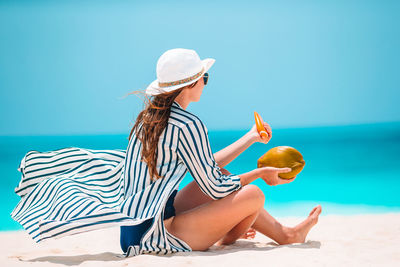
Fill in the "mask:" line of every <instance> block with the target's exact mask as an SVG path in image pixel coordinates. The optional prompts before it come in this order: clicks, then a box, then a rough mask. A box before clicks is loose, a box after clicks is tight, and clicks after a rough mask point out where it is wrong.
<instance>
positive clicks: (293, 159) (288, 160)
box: [257, 146, 305, 179]
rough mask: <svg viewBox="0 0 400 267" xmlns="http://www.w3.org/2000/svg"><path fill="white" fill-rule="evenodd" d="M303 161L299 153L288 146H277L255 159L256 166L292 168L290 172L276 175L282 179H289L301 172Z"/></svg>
mask: <svg viewBox="0 0 400 267" xmlns="http://www.w3.org/2000/svg"><path fill="white" fill-rule="evenodd" d="M304 165H305V161H304V159H303V156H302V155H301V153H300V152H299V151H298V150H297V149H295V148H293V147H290V146H277V147H273V148H271V149H270V150H268V151H267V153H265V154H264V155H263V156H262V157H260V158H259V159H258V161H257V167H258V168H261V167H267V166H270V167H276V168H286V167H289V168H291V169H292V170H291V171H290V172H285V173H279V174H278V176H279V177H280V178H283V179H291V178H293V177H295V176H296V175H297V174H299V173H300V172H301V170H302V169H303V168H304Z"/></svg>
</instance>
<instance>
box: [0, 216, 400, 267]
mask: <svg viewBox="0 0 400 267" xmlns="http://www.w3.org/2000/svg"><path fill="white" fill-rule="evenodd" d="M277 219H278V220H279V221H280V222H282V223H283V224H284V225H288V226H294V225H296V224H297V223H299V222H300V221H302V220H303V219H304V218H295V217H285V218H279V217H278V218H277ZM0 238H1V252H0V262H1V266H27V265H29V266H76V265H79V266H128V265H129V266H245V265H246V266H263V265H265V266H400V213H385V214H365V215H364V214H363V215H351V216H350V215H323V214H321V216H320V218H319V221H318V224H317V225H316V226H315V227H314V228H312V229H311V231H310V233H309V234H308V237H307V239H306V242H305V243H302V244H290V245H282V246H278V245H277V244H276V243H275V242H274V241H273V240H271V239H269V238H268V237H265V236H263V235H262V234H260V233H258V232H257V234H256V237H255V238H254V239H251V240H245V239H239V240H238V241H236V242H235V243H234V244H232V245H229V246H224V247H217V246H212V247H211V248H210V249H209V250H208V251H205V252H198V251H195V252H187V253H182V252H180V253H174V254H169V255H162V256H156V255H139V256H136V257H131V258H123V257H120V256H121V255H122V254H121V251H120V247H119V228H118V227H114V228H109V229H102V230H96V231H92V232H88V233H84V234H79V235H75V236H68V237H64V238H60V239H56V240H49V241H46V242H43V243H40V244H36V243H35V242H34V241H33V240H32V239H31V238H30V237H29V235H28V234H27V233H26V232H25V231H9V232H1V233H0Z"/></svg>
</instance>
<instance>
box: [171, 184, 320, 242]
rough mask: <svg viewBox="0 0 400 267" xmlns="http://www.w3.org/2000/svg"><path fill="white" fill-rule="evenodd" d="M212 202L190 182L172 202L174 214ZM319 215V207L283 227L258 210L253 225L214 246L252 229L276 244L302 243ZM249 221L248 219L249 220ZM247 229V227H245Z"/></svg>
mask: <svg viewBox="0 0 400 267" xmlns="http://www.w3.org/2000/svg"><path fill="white" fill-rule="evenodd" d="M210 201H213V200H212V198H210V197H208V196H207V195H205V194H204V193H203V192H202V191H201V190H200V188H199V187H198V185H197V184H196V182H195V181H192V182H191V183H189V184H188V185H187V186H185V187H184V188H183V189H182V190H180V191H178V194H177V195H176V198H175V201H174V207H175V210H176V214H179V213H181V212H184V211H185V210H190V209H193V208H195V207H197V206H201V205H204V204H205V203H207V202H210ZM320 213H321V206H320V205H318V206H316V207H314V208H313V210H312V211H311V212H310V214H309V216H308V218H307V219H305V220H304V221H303V222H301V223H300V224H298V225H296V226H295V227H285V226H283V225H282V224H280V223H279V222H278V221H277V220H276V219H275V218H273V217H272V216H271V215H270V214H269V213H268V212H267V211H266V210H265V209H264V208H262V209H261V210H260V212H259V213H258V216H257V218H256V219H255V221H254V223H253V224H250V226H249V227H248V228H247V229H245V226H244V225H247V223H245V222H244V223H243V224H238V225H236V226H235V227H234V228H233V229H232V230H231V231H229V232H228V233H227V234H226V236H223V237H222V238H221V239H220V240H219V241H218V242H217V243H216V245H222V244H231V243H233V242H235V241H236V240H237V239H238V238H240V235H239V234H238V233H242V234H244V233H246V231H247V230H248V229H249V228H250V227H252V228H254V229H255V230H257V231H258V232H260V233H262V234H264V235H266V236H268V237H269V238H271V239H273V240H275V241H276V242H277V243H278V244H280V245H282V244H290V243H303V242H304V241H305V238H306V236H307V234H308V232H309V231H310V229H311V228H312V226H314V225H315V224H316V223H317V222H318V216H319V214H320ZM249 220H250V219H249ZM246 227H247V226H246Z"/></svg>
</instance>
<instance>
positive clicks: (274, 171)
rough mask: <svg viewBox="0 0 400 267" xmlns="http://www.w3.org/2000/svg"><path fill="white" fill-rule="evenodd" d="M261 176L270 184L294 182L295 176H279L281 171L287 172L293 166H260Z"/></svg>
mask: <svg viewBox="0 0 400 267" xmlns="http://www.w3.org/2000/svg"><path fill="white" fill-rule="evenodd" d="M258 170H259V173H260V178H261V179H263V180H264V181H265V182H266V183H267V184H268V185H273V186H274V185H278V184H287V183H290V182H292V181H293V180H294V179H295V178H296V176H295V177H293V178H291V179H282V178H280V177H279V176H278V174H279V173H285V172H290V171H292V169H291V168H276V167H261V168H258Z"/></svg>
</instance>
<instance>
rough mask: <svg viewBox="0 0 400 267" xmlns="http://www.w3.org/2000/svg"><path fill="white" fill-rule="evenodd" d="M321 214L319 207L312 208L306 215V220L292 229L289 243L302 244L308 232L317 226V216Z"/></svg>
mask: <svg viewBox="0 0 400 267" xmlns="http://www.w3.org/2000/svg"><path fill="white" fill-rule="evenodd" d="M321 212H322V207H321V205H318V206H316V207H314V208H313V209H312V210H311V212H310V213H309V215H308V218H307V219H305V220H304V221H302V222H301V223H299V224H298V225H296V226H295V227H293V228H292V230H293V231H292V236H291V238H290V239H289V243H304V242H305V240H306V237H307V234H308V232H309V231H310V230H311V228H312V227H313V226H314V225H316V224H317V222H318V216H319V215H320V214H321Z"/></svg>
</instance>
